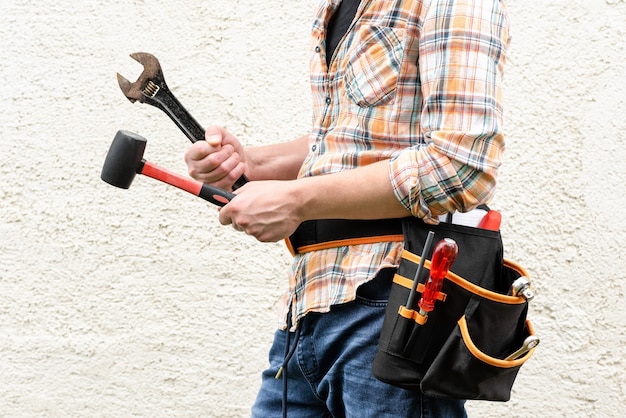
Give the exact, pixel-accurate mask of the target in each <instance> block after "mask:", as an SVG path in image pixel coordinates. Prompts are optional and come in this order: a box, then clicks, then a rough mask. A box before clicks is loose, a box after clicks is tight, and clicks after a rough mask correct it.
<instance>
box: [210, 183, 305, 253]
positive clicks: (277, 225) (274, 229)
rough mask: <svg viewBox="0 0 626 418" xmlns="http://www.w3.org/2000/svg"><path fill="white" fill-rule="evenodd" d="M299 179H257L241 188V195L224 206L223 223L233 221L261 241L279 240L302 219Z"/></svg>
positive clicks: (243, 230) (221, 214) (238, 192)
mask: <svg viewBox="0 0 626 418" xmlns="http://www.w3.org/2000/svg"><path fill="white" fill-rule="evenodd" d="M296 182H297V180H296V181H255V182H250V183H247V184H246V185H244V186H243V187H241V188H240V189H237V192H236V194H237V196H236V197H235V198H234V199H233V200H231V201H230V202H229V203H228V204H227V205H226V206H224V207H223V208H221V209H220V214H219V219H220V223H221V224H222V225H231V224H232V225H233V227H234V228H235V229H236V230H238V231H242V232H245V233H246V234H248V235H252V236H253V237H255V238H256V239H257V240H259V241H261V242H276V241H280V240H281V239H283V238H286V237H288V236H290V235H291V234H293V232H294V231H295V230H296V228H297V227H298V225H300V223H301V222H302V219H300V217H299V216H298V214H297V213H298V207H299V204H300V202H301V200H302V199H299V198H298V193H297V192H296V189H295V183H296Z"/></svg>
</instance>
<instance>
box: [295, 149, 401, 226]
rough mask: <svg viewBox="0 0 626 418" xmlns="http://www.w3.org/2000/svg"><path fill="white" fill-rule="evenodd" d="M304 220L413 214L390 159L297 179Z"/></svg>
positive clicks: (297, 189) (390, 216)
mask: <svg viewBox="0 0 626 418" xmlns="http://www.w3.org/2000/svg"><path fill="white" fill-rule="evenodd" d="M294 183H295V184H294V185H293V186H294V198H295V199H297V201H298V212H299V213H298V215H299V217H300V218H301V219H302V221H305V220H310V219H385V218H400V217H405V216H409V215H410V212H409V211H408V210H407V209H406V208H405V207H404V206H402V204H401V203H400V202H399V201H398V199H397V197H396V196H395V194H394V190H393V188H392V186H391V182H390V180H389V162H388V161H380V162H378V163H374V164H370V165H368V166H365V167H359V168H355V169H352V170H347V171H342V172H340V173H334V174H327V175H322V176H313V177H307V178H303V179H299V180H297V181H296V182H294Z"/></svg>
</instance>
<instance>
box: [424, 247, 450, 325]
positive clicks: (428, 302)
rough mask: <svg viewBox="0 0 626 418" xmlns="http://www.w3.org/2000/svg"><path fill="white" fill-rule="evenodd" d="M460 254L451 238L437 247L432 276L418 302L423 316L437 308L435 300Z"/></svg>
mask: <svg viewBox="0 0 626 418" xmlns="http://www.w3.org/2000/svg"><path fill="white" fill-rule="evenodd" d="M458 253H459V248H458V246H457V244H456V242H455V241H454V240H453V239H450V238H444V239H442V240H441V241H439V242H438V243H437V245H436V246H435V249H434V250H433V257H432V260H431V262H430V276H429V277H428V280H427V281H426V285H425V286H424V292H423V293H422V298H421V299H420V301H419V302H418V306H419V308H420V314H421V315H427V314H428V312H430V311H432V310H433V308H434V307H435V300H437V296H438V295H439V291H440V290H441V286H442V285H443V279H444V277H446V274H448V271H449V270H450V267H451V266H452V263H454V260H455V259H456V256H457V254H458Z"/></svg>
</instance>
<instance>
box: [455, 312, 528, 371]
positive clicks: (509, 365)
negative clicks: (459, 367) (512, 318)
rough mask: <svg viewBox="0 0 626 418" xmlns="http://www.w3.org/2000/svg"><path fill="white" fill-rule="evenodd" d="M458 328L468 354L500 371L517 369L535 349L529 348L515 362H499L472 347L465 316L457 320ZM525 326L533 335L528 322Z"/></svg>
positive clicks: (472, 343) (474, 346)
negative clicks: (500, 369)
mask: <svg viewBox="0 0 626 418" xmlns="http://www.w3.org/2000/svg"><path fill="white" fill-rule="evenodd" d="M458 326H459V329H460V330H461V336H462V337H463V342H464V343H465V346H466V347H467V349H468V350H469V352H470V353H472V355H473V356H474V357H476V358H477V359H478V360H480V361H482V362H483V363H487V364H490V365H492V366H495V367H500V368H502V369H510V368H512V367H517V366H521V365H522V364H524V363H525V362H526V360H528V359H529V358H530V357H531V356H532V355H533V354H534V352H535V348H531V349H530V350H529V351H528V353H526V354H524V355H523V356H522V357H520V358H518V359H517V360H500V359H497V358H495V357H491V356H488V355H487V354H485V353H483V352H482V351H480V350H479V349H478V347H476V345H474V342H473V341H472V338H471V337H470V335H469V330H468V329H467V321H466V320H465V316H462V317H461V319H459V322H458ZM526 326H527V327H528V332H529V333H530V335H535V330H534V329H533V327H532V325H531V323H530V321H528V320H526Z"/></svg>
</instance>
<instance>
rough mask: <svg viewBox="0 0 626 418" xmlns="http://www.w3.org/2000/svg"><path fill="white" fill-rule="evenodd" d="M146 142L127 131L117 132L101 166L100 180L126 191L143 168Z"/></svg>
mask: <svg viewBox="0 0 626 418" xmlns="http://www.w3.org/2000/svg"><path fill="white" fill-rule="evenodd" d="M147 142H148V141H147V140H146V139H145V138H144V137H142V136H140V135H137V134H136V133H133V132H129V131H117V134H115V138H113V142H112V143H111V147H109V152H108V154H107V156H106V159H105V160H104V165H103V166H102V173H101V174H100V178H101V179H102V180H103V181H105V182H107V183H109V184H110V185H112V186H115V187H120V188H122V189H128V188H129V187H130V185H131V183H132V182H133V179H134V178H135V175H136V174H137V173H140V172H141V168H142V167H143V153H144V151H145V149H146V144H147Z"/></svg>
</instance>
